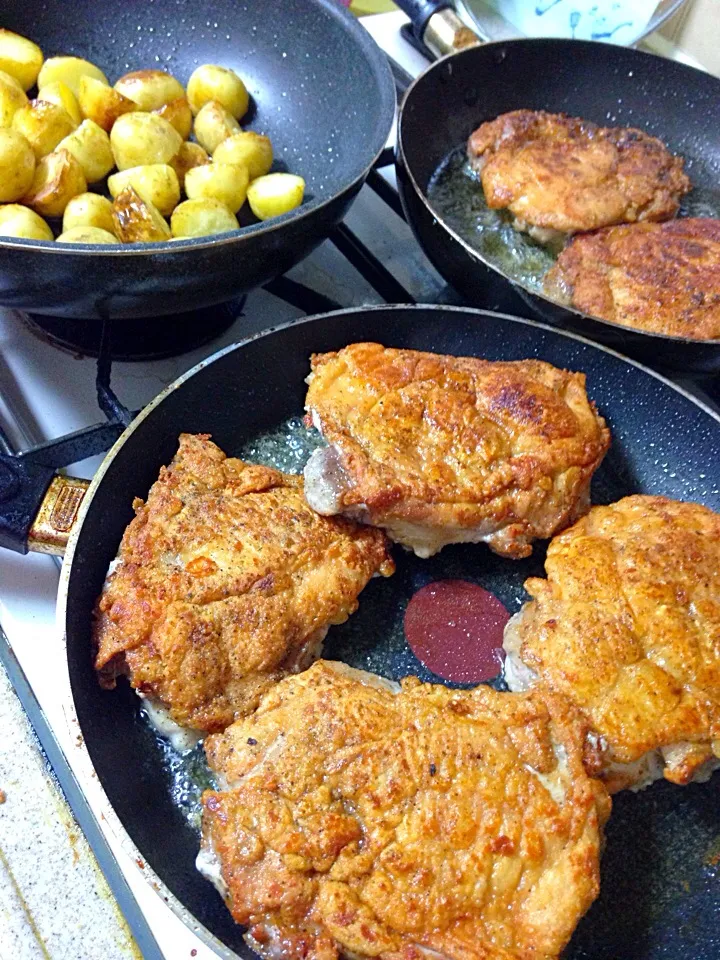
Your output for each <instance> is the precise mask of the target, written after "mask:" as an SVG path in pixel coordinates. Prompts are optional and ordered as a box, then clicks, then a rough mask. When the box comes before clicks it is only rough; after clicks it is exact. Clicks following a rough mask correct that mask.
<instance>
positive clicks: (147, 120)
mask: <svg viewBox="0 0 720 960" xmlns="http://www.w3.org/2000/svg"><path fill="white" fill-rule="evenodd" d="M182 142H183V141H182V137H181V136H180V134H179V133H178V132H177V130H176V129H175V127H173V126H172V124H170V123H168V121H167V120H164V119H163V118H162V117H159V116H158V115H157V114H156V113H145V112H142V111H140V112H137V113H126V114H123V116H122V117H118V119H117V120H116V121H115V125H114V126H113V128H112V130H111V131H110V145H111V147H112V152H113V156H114V157H115V164H116V165H117V168H118V170H127V169H128V168H129V167H141V166H146V165H147V164H153V163H170V161H171V160H172V158H173V157H174V156H175V155H176V154H177V152H178V150H179V149H180V147H181V145H182Z"/></svg>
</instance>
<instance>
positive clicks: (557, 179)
mask: <svg viewBox="0 0 720 960" xmlns="http://www.w3.org/2000/svg"><path fill="white" fill-rule="evenodd" d="M467 149H468V157H469V158H470V163H471V165H472V166H473V168H474V169H475V170H477V171H478V172H479V173H480V179H481V182H482V187H483V191H484V192H485V199H486V201H487V204H488V206H489V207H491V208H493V209H503V208H507V209H508V210H509V211H510V212H511V213H512V214H513V216H514V217H515V227H516V228H517V229H518V230H527V231H528V232H529V233H530V234H531V235H533V236H535V238H536V239H537V240H540V241H541V242H546V241H548V240H551V239H553V238H554V236H556V235H557V234H558V233H561V234H569V233H578V232H581V231H583V230H596V229H597V228H598V227H605V226H609V225H610V224H613V223H633V222H634V221H636V220H668V219H669V218H670V217H673V216H675V214H676V213H677V210H678V206H679V202H680V197H682V195H683V194H685V193H687V192H688V191H689V190H690V181H689V179H688V177H687V176H686V175H685V173H684V172H683V161H682V158H681V157H675V156H673V155H672V154H671V153H670V151H669V150H668V149H667V147H666V146H665V144H664V143H662V141H660V140H658V139H657V138H656V137H651V136H650V135H649V134H647V133H644V132H643V131H642V130H634V129H632V128H630V127H598V126H597V125H596V124H594V123H590V122H589V121H587V120H579V119H577V118H575V117H566V116H565V115H564V114H562V113H545V111H543V110H537V111H534V110H513V111H512V112H511V113H504V114H502V115H501V116H499V117H497V118H496V119H495V120H492V121H489V122H488V123H483V124H482V125H481V126H480V127H478V129H477V130H476V131H475V132H474V133H473V134H472V135H471V137H470V139H469V140H468V148H467Z"/></svg>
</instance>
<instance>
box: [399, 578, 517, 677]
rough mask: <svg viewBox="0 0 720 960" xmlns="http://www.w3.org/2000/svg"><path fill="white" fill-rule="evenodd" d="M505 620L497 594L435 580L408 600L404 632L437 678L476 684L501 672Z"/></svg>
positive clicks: (459, 582) (506, 615)
mask: <svg viewBox="0 0 720 960" xmlns="http://www.w3.org/2000/svg"><path fill="white" fill-rule="evenodd" d="M509 619H510V614H509V613H508V611H507V610H506V609H505V607H504V606H503V604H502V603H501V602H500V601H499V600H498V598H497V597H496V596H495V595H494V594H492V593H490V592H489V591H488V590H483V588H482V587H479V586H478V585H477V584H476V583H468V582H467V581H466V580H438V581H436V582H435V583H429V584H428V585H427V586H425V587H422V588H421V589H420V590H418V592H417V593H416V594H415V595H414V596H413V597H412V599H411V600H410V603H409V604H408V607H407V610H406V611H405V622H404V627H405V636H406V638H407V642H408V643H409V644H410V648H411V650H412V652H413V653H414V654H415V656H416V657H417V658H418V660H420V661H421V663H423V664H424V665H425V666H426V667H427V668H428V669H429V670H432V672H433V673H435V674H437V676H438V677H442V678H443V680H452V681H454V682H456V683H480V682H482V681H483V680H492V678H493V677H496V676H497V675H498V674H499V673H500V668H501V666H502V662H503V652H502V636H503V630H504V629H505V624H506V623H507V622H508V620H509Z"/></svg>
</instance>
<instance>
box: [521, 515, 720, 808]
mask: <svg viewBox="0 0 720 960" xmlns="http://www.w3.org/2000/svg"><path fill="white" fill-rule="evenodd" d="M545 568H546V572H547V580H541V579H538V578H533V579H531V580H528V581H527V582H526V583H525V589H526V590H527V591H528V593H529V594H530V595H531V596H532V597H533V600H532V601H530V602H529V603H527V604H525V606H524V607H523V609H522V611H521V612H520V614H518V615H516V617H515V618H513V620H511V621H510V623H509V624H508V628H507V630H506V637H505V647H506V650H507V652H508V661H509V668H510V674H511V676H510V681H509V685H510V686H511V688H513V689H521V688H522V687H523V686H526V684H524V683H523V682H522V681H523V679H525V680H526V681H529V682H530V683H532V682H533V681H534V680H538V678H539V683H541V684H544V685H546V686H547V687H548V688H549V689H551V690H552V691H553V692H555V693H558V694H562V695H564V696H566V697H568V698H569V699H570V700H571V701H572V702H573V703H574V704H575V705H576V706H577V707H578V708H579V709H580V710H581V711H582V712H583V713H584V715H585V716H586V717H587V720H588V722H589V724H590V727H591V728H592V731H593V736H592V738H591V743H594V744H595V745H597V746H599V747H600V748H601V756H600V757H599V758H598V757H596V758H595V759H596V760H599V761H600V763H601V764H602V766H603V767H604V768H605V778H606V780H607V782H608V786H609V787H610V788H611V790H617V789H621V788H623V787H626V786H637V785H638V778H642V779H641V781H640V784H641V785H646V784H647V781H649V780H650V779H654V778H655V776H657V775H662V773H664V776H665V777H666V779H668V780H671V781H672V782H674V783H679V784H684V783H687V782H688V781H690V780H691V779H692V778H693V777H694V776H697V775H698V774H701V775H703V776H705V775H707V774H708V773H709V770H710V769H711V768H712V766H713V764H714V761H715V758H718V757H720V515H718V514H717V513H713V511H712V510H709V509H708V508H707V507H703V506H699V505H698V504H694V503H680V502H677V501H674V500H667V499H665V498H664V497H655V496H632V497H626V498H625V499H624V500H620V501H619V502H618V503H614V504H612V505H611V506H609V507H593V509H592V510H591V511H590V513H589V514H588V515H587V516H586V517H584V518H583V519H582V520H580V521H579V522H578V523H576V524H575V526H574V527H572V528H571V529H570V530H566V531H565V533H563V534H561V535H560V536H559V537H556V538H555V539H554V540H553V541H552V543H551V544H550V547H549V549H548V554H547V560H546V563H545ZM518 657H519V659H520V661H521V663H520V665H519V682H517V681H518V676H517V675H515V676H513V672H514V670H515V668H516V667H517V666H518V664H517V662H516V660H515V658H518ZM508 661H506V677H507V676H508ZM523 668H525V670H526V672H525V676H524V677H523ZM528 668H529V671H532V673H529V674H528V673H527V669H528ZM623 765H630V766H623ZM663 768H664V770H663Z"/></svg>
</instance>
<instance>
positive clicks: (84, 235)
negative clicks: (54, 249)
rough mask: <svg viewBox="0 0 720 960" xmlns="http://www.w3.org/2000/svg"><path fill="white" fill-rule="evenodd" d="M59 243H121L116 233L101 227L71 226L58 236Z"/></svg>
mask: <svg viewBox="0 0 720 960" xmlns="http://www.w3.org/2000/svg"><path fill="white" fill-rule="evenodd" d="M57 242H58V243H120V241H119V240H118V238H117V237H116V236H115V234H114V233H110V231H109V230H103V229H102V228H101V227H87V226H86V227H70V229H69V230H63V232H62V233H61V234H60V236H59V237H58V238H57Z"/></svg>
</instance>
